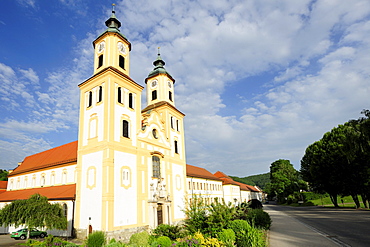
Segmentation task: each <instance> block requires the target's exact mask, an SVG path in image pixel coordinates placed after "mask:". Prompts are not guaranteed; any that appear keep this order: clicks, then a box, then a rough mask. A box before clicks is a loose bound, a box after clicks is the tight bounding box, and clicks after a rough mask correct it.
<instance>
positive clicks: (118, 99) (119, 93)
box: [117, 87, 122, 104]
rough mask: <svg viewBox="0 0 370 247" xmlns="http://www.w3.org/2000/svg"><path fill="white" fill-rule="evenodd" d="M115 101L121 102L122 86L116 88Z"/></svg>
mask: <svg viewBox="0 0 370 247" xmlns="http://www.w3.org/2000/svg"><path fill="white" fill-rule="evenodd" d="M117 101H118V103H121V104H122V88H121V87H119V88H118V90H117Z"/></svg>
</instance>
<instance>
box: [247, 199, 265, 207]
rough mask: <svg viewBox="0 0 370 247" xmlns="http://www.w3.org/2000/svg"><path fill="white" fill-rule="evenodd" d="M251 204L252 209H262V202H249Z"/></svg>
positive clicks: (254, 200) (253, 200)
mask: <svg viewBox="0 0 370 247" xmlns="http://www.w3.org/2000/svg"><path fill="white" fill-rule="evenodd" d="M248 204H249V207H250V208H252V209H256V208H262V207H263V206H262V202H260V201H259V200H257V199H252V200H250V201H249V202H248Z"/></svg>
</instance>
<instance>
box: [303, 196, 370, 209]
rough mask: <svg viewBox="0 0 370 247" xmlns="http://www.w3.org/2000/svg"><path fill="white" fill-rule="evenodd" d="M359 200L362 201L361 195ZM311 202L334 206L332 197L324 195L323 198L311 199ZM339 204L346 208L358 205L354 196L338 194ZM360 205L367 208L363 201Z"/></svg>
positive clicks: (318, 204)
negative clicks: (354, 200)
mask: <svg viewBox="0 0 370 247" xmlns="http://www.w3.org/2000/svg"><path fill="white" fill-rule="evenodd" d="M359 200H360V201H361V197H359ZM310 202H312V203H313V204H314V205H317V206H324V207H334V205H333V203H332V201H331V200H330V197H323V198H321V199H316V200H311V201H310ZM338 205H339V206H340V207H344V208H354V207H355V206H356V204H355V203H354V202H353V199H352V196H344V197H340V196H338ZM360 206H361V208H365V206H364V204H363V203H362V202H361V203H360Z"/></svg>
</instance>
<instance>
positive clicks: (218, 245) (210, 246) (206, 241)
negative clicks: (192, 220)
mask: <svg viewBox="0 0 370 247" xmlns="http://www.w3.org/2000/svg"><path fill="white" fill-rule="evenodd" d="M194 238H195V239H197V240H198V241H199V243H200V246H205V247H223V246H224V243H223V242H222V241H220V240H218V239H217V238H212V237H209V238H207V237H204V236H203V234H202V233H200V232H197V233H195V234H194Z"/></svg>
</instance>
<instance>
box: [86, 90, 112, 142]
mask: <svg viewBox="0 0 370 247" xmlns="http://www.w3.org/2000/svg"><path fill="white" fill-rule="evenodd" d="M98 88H99V87H94V88H93V89H92V90H91V91H92V92H93V101H92V106H91V107H90V108H89V109H87V105H86V106H84V107H85V109H86V110H85V114H84V119H83V121H84V122H83V129H82V130H83V138H82V145H83V146H85V145H87V144H88V139H89V131H90V126H89V124H90V118H91V116H92V115H93V114H96V116H97V117H98V126H97V128H98V140H99V141H102V140H103V137H104V136H103V134H104V132H103V131H104V104H105V102H108V100H107V99H104V98H103V101H102V102H101V103H99V104H97V94H98ZM103 90H107V89H106V88H105V87H103ZM88 95H89V91H88V92H86V93H85V102H86V103H88V97H89V96H88ZM103 95H104V92H103ZM103 97H104V96H103ZM80 141H81V140H80Z"/></svg>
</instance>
